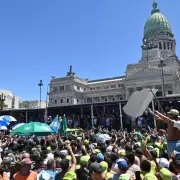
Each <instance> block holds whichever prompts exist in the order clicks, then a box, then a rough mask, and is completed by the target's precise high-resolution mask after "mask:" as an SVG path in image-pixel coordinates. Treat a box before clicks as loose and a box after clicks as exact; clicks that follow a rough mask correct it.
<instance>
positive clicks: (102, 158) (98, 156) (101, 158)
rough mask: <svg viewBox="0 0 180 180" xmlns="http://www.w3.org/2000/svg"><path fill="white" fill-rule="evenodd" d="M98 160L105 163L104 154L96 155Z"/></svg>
mask: <svg viewBox="0 0 180 180" xmlns="http://www.w3.org/2000/svg"><path fill="white" fill-rule="evenodd" d="M96 160H97V161H98V162H101V161H103V160H104V156H103V154H102V153H98V154H97V155H96Z"/></svg>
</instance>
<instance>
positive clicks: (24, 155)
mask: <svg viewBox="0 0 180 180" xmlns="http://www.w3.org/2000/svg"><path fill="white" fill-rule="evenodd" d="M24 158H30V154H29V153H26V152H25V153H23V154H22V156H21V160H23V159H24Z"/></svg>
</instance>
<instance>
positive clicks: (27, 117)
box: [26, 111, 28, 123]
mask: <svg viewBox="0 0 180 180" xmlns="http://www.w3.org/2000/svg"><path fill="white" fill-rule="evenodd" d="M27 122H28V113H27V111H26V123H27Z"/></svg>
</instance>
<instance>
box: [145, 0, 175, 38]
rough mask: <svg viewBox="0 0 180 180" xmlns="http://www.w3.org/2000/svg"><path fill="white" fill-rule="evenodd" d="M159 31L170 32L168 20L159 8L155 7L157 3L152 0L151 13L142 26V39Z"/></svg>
mask: <svg viewBox="0 0 180 180" xmlns="http://www.w3.org/2000/svg"><path fill="white" fill-rule="evenodd" d="M161 32H164V33H170V34H172V31H171V26H170V24H169V22H168V20H167V19H166V17H165V16H164V15H163V14H161V13H160V12H159V9H157V3H156V2H154V3H153V10H152V15H151V16H150V17H149V18H148V20H147V22H146V24H145V26H144V39H147V38H149V37H150V36H152V35H153V34H157V33H161Z"/></svg>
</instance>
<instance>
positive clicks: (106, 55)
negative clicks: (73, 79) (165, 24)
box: [0, 0, 180, 100]
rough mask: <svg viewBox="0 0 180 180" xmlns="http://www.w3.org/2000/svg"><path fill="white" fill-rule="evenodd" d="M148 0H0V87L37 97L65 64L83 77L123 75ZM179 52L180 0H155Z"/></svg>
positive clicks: (134, 54)
mask: <svg viewBox="0 0 180 180" xmlns="http://www.w3.org/2000/svg"><path fill="white" fill-rule="evenodd" d="M152 1H153V0H136V1H135V0H1V1H0V67H1V69H0V70H1V82H0V89H9V90H12V91H13V93H14V94H15V95H18V96H20V97H21V99H22V100H31V99H39V87H38V86H37V85H38V82H39V80H40V79H42V80H43V82H44V86H43V89H42V91H43V99H45V94H46V88H47V84H48V82H49V81H50V79H51V78H50V77H51V76H53V75H54V76H56V77H62V76H64V75H66V72H67V71H68V69H69V65H70V64H72V65H73V71H75V72H76V73H77V76H80V77H82V78H88V79H96V78H106V77H112V76H119V75H124V72H125V69H126V65H127V64H128V63H137V62H138V61H139V59H140V58H141V48H140V46H141V42H142V37H143V28H144V24H145V22H146V20H147V18H148V16H149V15H150V11H151V9H152ZM158 6H159V8H160V10H161V12H162V13H163V14H165V16H166V17H167V18H168V20H169V22H170V24H171V26H172V30H173V32H174V34H175V38H176V42H177V55H179V56H180V22H179V17H180V11H179V7H180V1H179V0H173V1H172V0H158Z"/></svg>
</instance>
